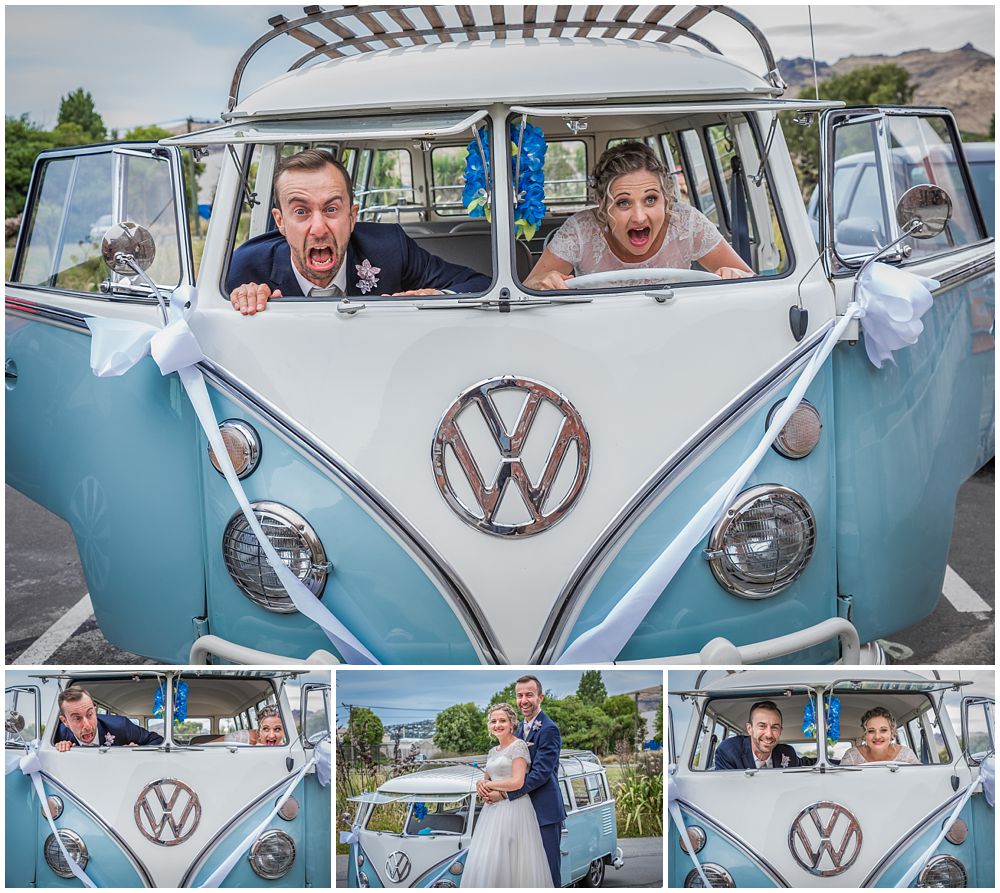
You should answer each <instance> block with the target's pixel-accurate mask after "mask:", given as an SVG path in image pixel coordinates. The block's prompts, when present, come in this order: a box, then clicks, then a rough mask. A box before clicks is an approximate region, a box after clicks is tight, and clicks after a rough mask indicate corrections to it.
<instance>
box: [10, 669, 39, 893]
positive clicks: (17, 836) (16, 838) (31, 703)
mask: <svg viewBox="0 0 1000 893" xmlns="http://www.w3.org/2000/svg"><path fill="white" fill-rule="evenodd" d="M41 705H42V698H41V694H40V692H39V689H38V686H37V685H14V686H11V687H10V688H7V689H5V690H4V764H5V765H4V769H5V770H6V772H7V774H6V776H5V781H4V810H5V813H4V814H5V815H6V816H7V825H6V828H7V832H6V836H5V838H4V847H5V849H6V853H7V856H6V870H5V873H4V880H5V885H6V886H7V887H33V886H34V884H35V857H36V850H37V847H38V822H40V821H44V819H43V818H42V817H41V813H40V810H39V808H38V801H37V799H36V798H35V792H34V790H33V789H32V784H31V779H30V778H29V777H28V776H27V775H24V774H23V773H22V772H21V771H20V769H18V768H17V764H18V762H19V761H20V759H21V757H22V756H24V754H25V748H26V746H27V744H28V743H29V742H31V741H34V740H36V739H37V738H38V736H39V735H40V734H41V715H42V710H41Z"/></svg>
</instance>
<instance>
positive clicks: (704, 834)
mask: <svg viewBox="0 0 1000 893" xmlns="http://www.w3.org/2000/svg"><path fill="white" fill-rule="evenodd" d="M956 692H957V695H956V694H955V693H956ZM671 695H680V696H681V697H682V698H684V699H687V700H688V701H689V702H690V705H691V708H692V713H691V717H690V722H689V723H688V724H687V728H686V730H684V731H681V733H680V734H681V736H682V737H681V738H680V739H679V740H678V741H676V742H675V741H674V739H673V737H672V725H671V735H670V736H668V737H670V739H671V740H670V744H669V747H670V761H671V768H670V772H671V778H670V785H671V786H672V787H673V789H674V791H675V795H674V797H673V803H674V804H675V805H676V806H677V807H678V808H679V811H680V816H681V820H682V821H683V823H684V826H685V829H686V833H687V836H688V840H687V841H685V842H684V846H683V848H682V845H681V843H682V841H681V836H680V834H679V832H678V829H677V827H676V825H675V824H674V823H672V824H671V828H670V834H669V854H670V855H669V877H670V881H669V886H671V887H694V886H704V884H703V882H702V880H701V878H700V876H699V875H698V869H697V868H696V867H694V865H693V863H692V860H691V856H690V854H689V852H688V848H693V850H694V852H695V855H696V858H697V859H698V861H699V863H700V866H701V869H702V871H704V873H705V875H706V876H707V878H708V880H709V882H710V883H711V885H712V886H713V887H716V886H717V887H824V886H831V887H838V888H845V887H893V886H898V885H899V882H900V881H901V880H902V879H904V878H905V876H906V875H907V872H908V871H910V870H911V869H912V870H913V872H912V873H913V874H914V876H913V878H912V880H911V881H909V882H908V883H904V884H903V886H918V887H987V888H990V887H993V885H994V858H995V857H994V840H995V838H994V828H995V818H994V807H993V800H992V798H993V781H992V778H993V776H992V765H993V752H994V746H995V745H994V735H995V726H994V719H993V705H994V692H993V689H992V686H990V688H989V689H988V690H986V689H985V688H981V687H980V686H979V685H978V684H974V683H970V682H968V681H965V680H962V679H961V678H953V677H952V676H949V675H948V674H947V673H942V674H938V673H936V672H933V673H912V672H900V671H893V672H890V671H888V670H881V671H879V670H868V671H867V672H865V671H860V672H854V673H851V672H850V671H847V672H839V671H837V670H827V671H805V670H804V671H801V672H790V671H788V670H785V669H783V670H780V671H773V672H768V671H764V670H747V671H742V672H736V673H733V674H732V675H725V674H720V673H718V672H714V673H705V674H701V675H700V676H699V678H698V683H697V687H696V688H695V689H693V690H689V691H686V692H677V691H673V690H671ZM946 696H948V698H949V701H948V702H947V703H946ZM764 700H767V701H771V702H773V703H774V704H776V705H777V707H778V709H779V710H780V711H781V714H782V724H783V729H782V732H781V736H780V740H781V742H782V743H783V744H790V745H791V746H792V748H794V750H795V751H796V754H797V756H798V758H799V761H800V765H799V766H793V765H791V761H789V765H788V766H787V767H786V768H780V767H776V768H774V769H746V770H740V769H735V770H722V769H719V768H717V764H716V761H715V754H716V751H717V750H718V748H719V746H720V745H721V744H722V742H724V741H726V740H727V739H730V738H732V737H733V736H734V735H745V734H746V723H747V721H748V713H749V710H750V707H751V705H753V704H754V703H755V702H759V701H764ZM834 705H835V706H834ZM873 707H884V708H886V709H887V710H888V711H889V712H890V713H891V714H892V716H893V717H894V718H895V720H896V723H897V729H896V740H897V743H899V744H903V745H905V746H906V747H908V748H909V749H910V750H911V751H912V752H913V753H914V754H915V755H916V757H917V758H918V759H919V763H918V764H915V763H904V762H882V763H879V762H871V763H863V764H862V765H859V766H856V765H846V764H843V763H842V762H841V760H842V758H843V756H844V754H845V752H846V751H847V750H848V749H849V748H850V746H851V745H852V744H854V743H856V742H857V743H860V742H861V741H862V740H863V737H864V735H863V731H862V726H861V718H862V716H863V715H864V714H865V712H866V711H868V710H869V709H871V708H873ZM670 721H671V723H672V717H671V719H670ZM987 787H988V790H985V788H987ZM956 811H958V814H957V821H955V822H954V824H953V825H952V826H951V827H950V829H949V830H948V832H947V834H946V836H945V837H944V838H943V839H941V840H940V841H939V842H938V844H937V846H936V847H935V848H934V849H933V851H931V852H928V851H929V850H930V848H931V847H932V845H933V844H934V843H935V840H936V838H937V837H938V835H939V833H940V832H941V831H942V830H943V828H944V826H945V823H946V820H948V819H949V818H951V817H952V816H953V814H954V813H955V812H956Z"/></svg>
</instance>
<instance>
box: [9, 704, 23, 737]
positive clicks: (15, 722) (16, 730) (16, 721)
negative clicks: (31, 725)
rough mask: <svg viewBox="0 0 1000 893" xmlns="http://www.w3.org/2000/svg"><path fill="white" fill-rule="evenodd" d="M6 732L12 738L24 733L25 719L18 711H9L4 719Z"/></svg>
mask: <svg viewBox="0 0 1000 893" xmlns="http://www.w3.org/2000/svg"><path fill="white" fill-rule="evenodd" d="M4 730H5V731H6V732H7V735H8V736H9V737H11V738H14V737H16V736H17V735H20V734H21V732H23V731H24V717H23V716H22V715H21V714H20V713H18V712H17V711H16V710H8V711H7V715H6V716H5V717H4Z"/></svg>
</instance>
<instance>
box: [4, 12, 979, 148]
mask: <svg viewBox="0 0 1000 893" xmlns="http://www.w3.org/2000/svg"><path fill="white" fill-rule="evenodd" d="M736 8H737V9H738V10H740V11H742V12H744V13H746V14H747V15H748V16H749V17H750V18H751V20H752V21H754V22H755V23H756V24H757V25H758V26H759V27H760V28H761V29H762V30H763V31H764V32H765V34H766V35H767V36H768V39H769V40H770V41H771V44H772V46H773V48H774V52H775V54H776V55H777V56H778V57H782V56H786V57H788V56H808V55H809V54H810V49H809V33H808V16H807V11H806V7H805V6H799V5H787V6H773V5H763V4H761V5H750V4H740V5H737V6H736ZM812 10H813V22H814V25H815V36H816V52H817V56H818V58H820V59H821V60H826V61H830V62H833V61H836V60H837V59H839V58H841V57H842V56H846V55H849V54H851V53H858V54H869V53H887V54H895V53H899V52H902V51H905V50H910V49H917V48H920V47H930V48H931V49H935V50H949V49H954V48H956V47H959V46H962V45H963V44H965V43H967V42H971V43H973V44H974V45H975V46H976V47H977V48H978V49H980V50H983V51H984V52H988V53H991V54H992V53H995V29H994V19H995V13H994V10H993V6H992V4H985V3H984V4H982V5H959V6H943V5H920V4H912V3H911V4H907V5H891V6H889V5H883V6H843V5H840V4H835V3H822V4H817V5H814V6H813V7H812ZM276 13H282V14H284V15H286V16H288V17H289V18H295V17H297V16H300V15H301V14H302V7H301V6H280V5H269V4H265V5H254V4H248V3H240V4H233V5H221V6H219V5H204V6H190V5H187V6H184V5H169V6H165V5H152V4H139V5H135V4H115V3H113V4H109V5H105V6H86V5H74V6H65V5H44V6H40V5H7V6H5V9H4V14H5V23H6V38H5V43H6V47H5V49H6V57H5V60H6V102H5V114H7V115H14V116H16V115H20V114H22V113H27V114H28V116H29V117H30V118H31V119H32V120H34V121H37V122H38V123H40V124H42V125H43V126H45V127H52V126H54V125H55V123H56V116H57V114H58V110H59V99H60V97H61V96H63V95H65V94H66V93H69V92H71V91H72V90H74V89H76V88H77V87H83V88H84V89H86V90H89V91H90V92H91V93H92V94H93V96H94V99H95V101H96V104H97V109H98V111H99V112H100V113H101V115H102V116H103V118H104V121H105V124H106V125H107V126H108V127H109V128H118V129H119V130H121V131H123V132H124V131H125V130H127V129H128V128H130V127H134V126H137V125H142V124H166V123H169V122H175V121H179V120H182V119H184V118H186V117H188V116H190V117H193V118H196V119H216V118H217V117H218V115H219V114H220V113H221V112H222V110H223V109H224V107H225V104H226V97H227V95H228V90H229V84H230V80H231V78H232V74H233V70H234V69H235V67H236V63H237V62H238V61H239V58H240V56H241V55H242V53H243V51H244V50H245V49H246V48H247V47H248V46H249V45H250V44H251V43H252V42H253V41H254V40H256V39H257V37H259V36H260V35H261V34H263V33H264V32H265V31H266V30H267V29H268V25H267V19H268V18H269V17H270V16H272V15H275V14H276ZM734 34H735V32H733V31H727V28H726V27H722V28H721V29H720V30H719V31H718V35H717V37H718V43H719V45H720V47H721V48H722V49H723V50H724V51H726V52H731V53H732V54H733V55H734V56H736V57H737V58H741V59H744V60H745V61H746V62H747V64H749V65H751V67H753V68H754V70H757V69H759V68H760V64H759V62H758V61H757V60H756V58H755V56H754V55H753V54H749V53H748V52H747V51H748V47H747V39H746V38H745V37H740V38H739V39H736V37H735V36H733V35H734ZM283 41H284V42H285V45H286V48H285V50H284V52H282V51H281V50H280V45H281V44H282V42H283ZM302 50H303V45H302V44H299V43H297V42H294V41H292V40H291V39H289V38H281V39H279V40H275V41H274V42H273V43H272V44H270V45H269V46H268V47H266V48H265V50H264V52H263V53H262V55H261V56H260V57H259V60H258V61H256V62H255V63H253V64H252V65H251V68H250V69H249V70H248V74H247V87H248V88H252V87H255V86H259V85H261V84H263V83H265V82H266V81H267V80H269V79H270V78H272V77H274V76H276V75H277V74H279V73H281V71H283V70H284V68H285V67H287V64H288V62H289V61H291V60H292V59H295V58H298V56H300V55H302ZM246 92H247V91H246V90H244V95H245V93H246Z"/></svg>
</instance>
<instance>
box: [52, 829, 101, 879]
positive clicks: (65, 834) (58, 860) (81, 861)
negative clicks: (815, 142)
mask: <svg viewBox="0 0 1000 893" xmlns="http://www.w3.org/2000/svg"><path fill="white" fill-rule="evenodd" d="M59 836H60V837H61V838H62V842H63V846H64V847H66V852H67V853H69V856H70V858H71V859H72V860H73V861H74V862H76V864H77V865H79V866H80V868H81V869H86V867H87V863H88V862H89V861H90V854H89V853H88V852H87V845H86V844H85V843H84V842H83V839H82V838H81V837H80V836H79V835H78V834H76V833H75V832H73V831H68V830H66V829H65V828H61V829H59ZM44 850H45V862H46V863H47V864H48V866H49V868H51V869H52V870H53V871H54V872H55V873H56V874H57V875H59V877H61V878H73V877H74V875H73V872H72V870H71V869H70V867H69V864H68V863H67V862H66V859H65V858H64V857H63V854H62V851H61V850H60V849H59V844H58V843H56V836H55V834H50V835H49V836H48V837H46V838H45V845H44Z"/></svg>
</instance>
